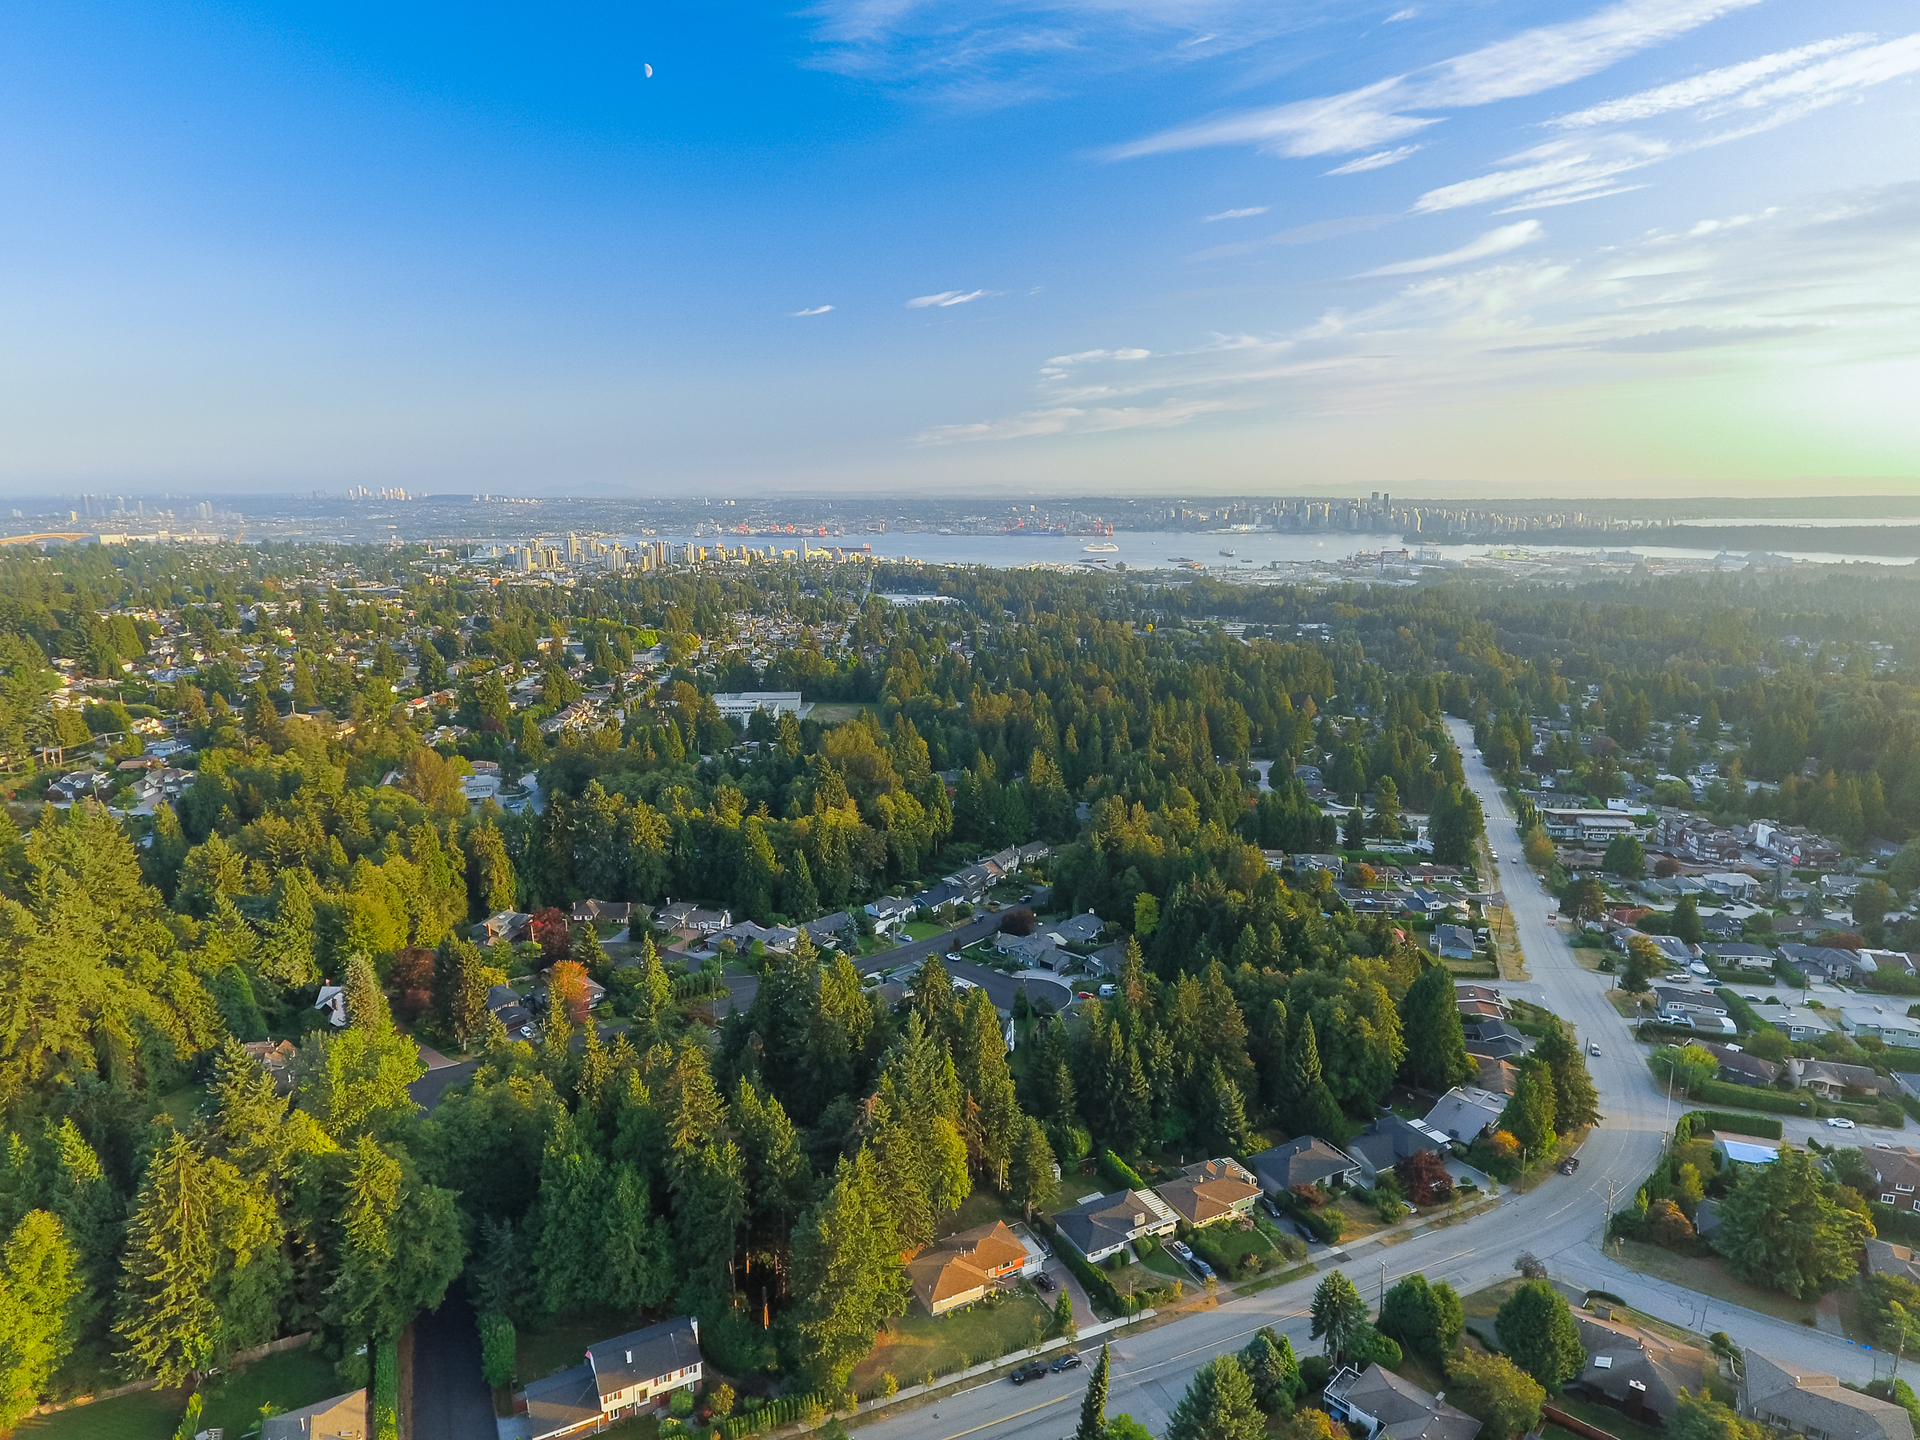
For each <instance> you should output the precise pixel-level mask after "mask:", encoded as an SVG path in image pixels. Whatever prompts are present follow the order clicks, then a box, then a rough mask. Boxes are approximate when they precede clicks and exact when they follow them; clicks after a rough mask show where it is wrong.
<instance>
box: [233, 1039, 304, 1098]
mask: <svg viewBox="0 0 1920 1440" xmlns="http://www.w3.org/2000/svg"><path fill="white" fill-rule="evenodd" d="M240 1048H241V1049H242V1050H244V1051H246V1052H247V1054H249V1055H251V1056H252V1057H253V1058H254V1059H255V1060H257V1061H258V1062H259V1063H260V1068H261V1069H262V1070H264V1071H266V1072H267V1078H268V1079H270V1080H272V1081H273V1087H274V1089H276V1090H278V1091H279V1092H280V1093H281V1094H283V1095H284V1094H286V1092H287V1091H289V1090H291V1089H292V1088H293V1061H294V1057H295V1056H296V1055H298V1054H299V1053H300V1052H299V1051H298V1050H296V1049H295V1048H294V1045H293V1042H292V1041H291V1040H249V1041H247V1042H246V1043H245V1044H243V1045H242V1046H241V1047H240Z"/></svg>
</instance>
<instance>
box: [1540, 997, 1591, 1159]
mask: <svg viewBox="0 0 1920 1440" xmlns="http://www.w3.org/2000/svg"><path fill="white" fill-rule="evenodd" d="M1533 1058H1534V1059H1536V1060H1543V1061H1545V1062H1546V1065H1547V1068H1548V1069H1549V1070H1550V1071H1551V1072H1552V1074H1553V1123H1554V1128H1555V1129H1557V1130H1559V1131H1560V1132H1561V1133H1562V1134H1566V1133H1567V1132H1569V1131H1572V1130H1578V1129H1580V1128H1581V1127H1583V1126H1586V1125H1593V1124H1596V1123H1598V1121H1599V1119H1600V1092H1599V1091H1597V1090H1596V1089H1594V1085H1593V1077H1592V1076H1591V1075H1589V1074H1588V1073H1587V1058H1586V1056H1585V1055H1583V1054H1581V1053H1580V1045H1579V1042H1578V1041H1577V1040H1575V1039H1574V1036H1573V1032H1572V1031H1571V1030H1570V1029H1569V1028H1568V1026H1567V1024H1566V1022H1565V1021H1563V1020H1561V1019H1559V1018H1558V1017H1553V1018H1552V1019H1550V1021H1549V1023H1548V1027H1547V1033H1546V1034H1545V1035H1543V1036H1541V1037H1540V1041H1539V1043H1538V1044H1537V1045H1535V1046H1534V1051H1533Z"/></svg>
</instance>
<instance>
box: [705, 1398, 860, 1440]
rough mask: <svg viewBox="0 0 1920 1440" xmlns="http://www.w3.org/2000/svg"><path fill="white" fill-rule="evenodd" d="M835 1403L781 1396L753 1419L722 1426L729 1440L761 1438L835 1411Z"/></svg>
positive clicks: (742, 1417) (731, 1420) (736, 1418)
mask: <svg viewBox="0 0 1920 1440" xmlns="http://www.w3.org/2000/svg"><path fill="white" fill-rule="evenodd" d="M832 1408H833V1402H832V1401H831V1400H830V1399H829V1398H828V1397H827V1396H825V1395H822V1394H819V1393H817V1392H816V1393H813V1394H808V1395H780V1396H777V1397H775V1398H774V1399H772V1400H769V1401H768V1402H767V1403H766V1404H764V1405H762V1406H761V1407H760V1408H759V1409H758V1410H756V1411H754V1412H753V1413H752V1414H751V1415H734V1416H730V1417H729V1418H727V1419H725V1420H722V1421H721V1422H720V1433H721V1434H722V1435H723V1436H725V1437H726V1440H740V1437H741V1436H743V1435H758V1434H761V1433H762V1432H764V1431H767V1430H771V1429H773V1428H774V1427H775V1426H779V1425H791V1424H792V1423H793V1422H794V1421H796V1420H798V1419H800V1418H801V1417H802V1416H803V1415H806V1414H807V1413H808V1412H809V1411H813V1410H831V1409H832Z"/></svg>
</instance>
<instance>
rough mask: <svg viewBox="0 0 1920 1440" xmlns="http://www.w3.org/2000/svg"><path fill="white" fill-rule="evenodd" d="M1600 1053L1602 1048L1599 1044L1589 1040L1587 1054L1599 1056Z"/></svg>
mask: <svg viewBox="0 0 1920 1440" xmlns="http://www.w3.org/2000/svg"><path fill="white" fill-rule="evenodd" d="M1599 1053H1600V1047H1599V1046H1598V1045H1597V1044H1595V1043H1594V1042H1593V1041H1591V1040H1589V1041H1588V1042H1587V1054H1589V1055H1598V1054H1599Z"/></svg>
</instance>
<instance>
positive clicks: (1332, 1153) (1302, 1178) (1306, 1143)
mask: <svg viewBox="0 0 1920 1440" xmlns="http://www.w3.org/2000/svg"><path fill="white" fill-rule="evenodd" d="M1247 1164H1248V1165H1249V1166H1251V1167H1252V1169H1253V1174H1254V1178H1255V1179H1256V1180H1257V1181H1258V1182H1259V1185H1260V1188H1261V1189H1262V1190H1264V1191H1266V1192H1267V1193H1268V1194H1269V1195H1284V1194H1286V1193H1287V1191H1289V1190H1291V1189H1293V1187H1294V1186H1296V1185H1350V1184H1352V1183H1353V1182H1354V1181H1355V1180H1357V1179H1358V1178H1359V1177H1360V1162H1359V1161H1357V1160H1355V1159H1354V1158H1353V1157H1352V1156H1351V1155H1349V1154H1347V1153H1346V1152H1345V1151H1344V1150H1341V1149H1340V1148H1338V1147H1337V1146H1334V1145H1329V1144H1328V1143H1327V1142H1326V1141H1325V1140H1322V1139H1320V1138H1319V1137H1318V1136H1314V1135H1302V1136H1300V1137H1299V1138H1298V1139H1294V1140H1289V1141H1288V1142H1287V1143H1286V1144H1284V1145H1275V1146H1274V1147H1273V1148H1272V1149H1270V1150H1262V1151H1261V1152H1260V1153H1259V1154H1258V1155H1251V1156H1249V1157H1248V1158H1247Z"/></svg>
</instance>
